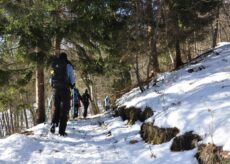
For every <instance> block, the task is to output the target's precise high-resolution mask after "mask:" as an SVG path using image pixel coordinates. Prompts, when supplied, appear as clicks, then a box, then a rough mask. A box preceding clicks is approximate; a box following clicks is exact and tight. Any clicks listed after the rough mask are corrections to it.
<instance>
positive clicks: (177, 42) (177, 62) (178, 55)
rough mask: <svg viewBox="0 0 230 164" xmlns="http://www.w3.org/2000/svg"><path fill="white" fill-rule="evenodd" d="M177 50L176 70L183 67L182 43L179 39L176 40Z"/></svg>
mask: <svg viewBox="0 0 230 164" xmlns="http://www.w3.org/2000/svg"><path fill="white" fill-rule="evenodd" d="M175 48H176V61H175V68H176V69H177V68H179V67H180V66H181V65H183V62H182V58H181V51H180V41H179V39H176V43H175Z"/></svg>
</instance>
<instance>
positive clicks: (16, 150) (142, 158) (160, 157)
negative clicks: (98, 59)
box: [0, 113, 196, 164]
mask: <svg viewBox="0 0 230 164" xmlns="http://www.w3.org/2000/svg"><path fill="white" fill-rule="evenodd" d="M140 125H141V123H140V122H137V124H135V125H133V126H129V125H127V122H123V121H121V119H120V118H119V117H117V118H114V117H112V116H111V114H109V113H106V114H103V115H98V116H96V117H93V118H89V119H81V120H77V121H69V122H68V126H67V130H66V132H67V133H68V136H66V137H62V136H58V134H56V133H57V130H58V129H56V133H55V134H51V133H50V132H49V128H50V125H49V124H40V125H38V126H36V127H34V128H32V129H29V130H28V131H30V132H28V133H29V135H26V134H14V135H12V136H10V137H8V138H6V139H2V140H0V163H1V164H2V163H17V164H18V163H23V164H24V163H31V164H32V163H33V164H34V163H39V164H63V163H65V164H72V163H74V164H78V163H80V164H112V163H114V164H115V163H116V164H117V163H119V164H127V163H137V164H138V163H156V164H157V163H159V164H160V163H162V162H163V163H172V162H173V163H180V162H181V155H182V156H183V159H188V160H187V161H186V163H196V160H195V158H194V157H193V156H194V154H195V151H194V150H193V151H186V152H182V153H175V154H170V151H169V146H170V144H171V142H169V143H166V144H163V145H161V146H159V145H155V146H154V145H148V144H145V143H144V142H143V141H142V139H141V138H140V134H139V130H140ZM30 133H31V134H30Z"/></svg>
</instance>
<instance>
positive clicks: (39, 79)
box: [36, 64, 45, 124]
mask: <svg viewBox="0 0 230 164" xmlns="http://www.w3.org/2000/svg"><path fill="white" fill-rule="evenodd" d="M44 92H45V90H44V68H43V65H42V64H37V70H36V104H37V110H36V112H37V113H36V115H37V119H36V124H40V123H43V122H45V93H44Z"/></svg>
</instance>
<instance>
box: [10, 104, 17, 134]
mask: <svg viewBox="0 0 230 164" xmlns="http://www.w3.org/2000/svg"><path fill="white" fill-rule="evenodd" d="M9 112H10V124H11V132H12V133H14V132H15V127H16V126H15V118H14V116H13V111H12V107H11V106H10V109H9Z"/></svg>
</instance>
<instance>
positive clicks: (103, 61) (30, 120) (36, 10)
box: [0, 0, 230, 137]
mask: <svg viewBox="0 0 230 164" xmlns="http://www.w3.org/2000/svg"><path fill="white" fill-rule="evenodd" d="M0 6H1V8H0V112H1V113H0V137H4V136H6V135H9V134H12V133H15V132H20V131H21V130H23V129H25V128H28V127H31V126H33V125H36V124H39V123H42V122H45V121H47V116H46V115H47V111H48V102H47V101H48V98H49V97H50V96H51V94H52V93H51V87H50V86H49V76H50V74H49V65H50V62H51V61H52V58H53V57H54V56H55V55H57V54H59V53H60V52H62V51H65V52H66V53H68V58H69V60H70V61H71V62H72V63H73V65H74V67H75V71H76V72H75V73H76V80H77V87H78V88H79V90H80V92H81V93H82V92H83V91H84V90H85V88H88V89H89V90H90V93H91V96H92V98H93V102H92V107H93V108H92V109H93V113H94V114H97V113H100V112H101V111H100V110H101V109H99V107H98V103H97V102H99V101H102V100H103V98H104V97H105V96H106V95H109V96H110V97H111V99H112V100H113V102H115V100H116V98H118V97H119V96H121V95H122V94H123V93H125V92H127V91H129V90H130V89H131V88H133V87H136V86H138V87H139V88H140V90H141V91H142V92H144V90H145V89H146V88H148V85H147V86H146V84H148V82H149V81H150V80H154V79H155V78H156V77H157V74H158V73H160V72H165V71H171V70H174V69H178V68H180V67H181V66H183V65H184V64H186V63H188V62H190V61H191V60H192V59H193V58H195V57H196V56H198V55H199V54H202V53H205V52H207V51H212V50H213V48H214V47H215V46H216V45H217V43H218V42H229V41H230V19H229V18H230V2H229V1H225V0H94V1H89V0H85V1H81V0H75V1H73V0H59V1H55V0H47V1H40V0H23V1H21V0H11V1H9V0H1V1H0Z"/></svg>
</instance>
